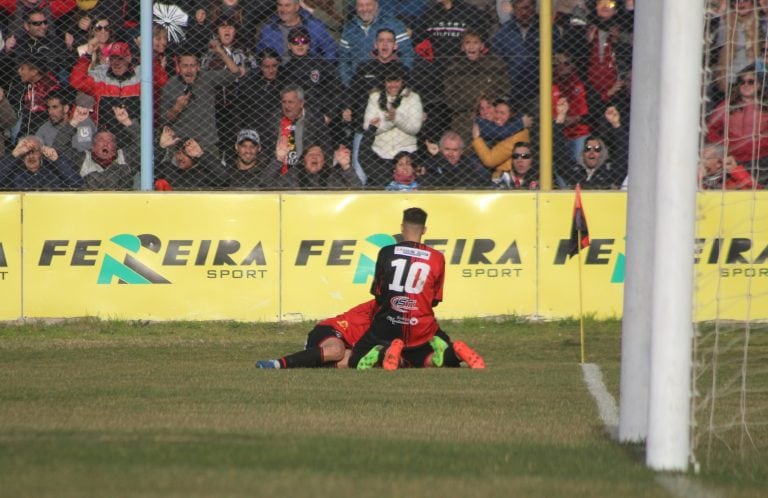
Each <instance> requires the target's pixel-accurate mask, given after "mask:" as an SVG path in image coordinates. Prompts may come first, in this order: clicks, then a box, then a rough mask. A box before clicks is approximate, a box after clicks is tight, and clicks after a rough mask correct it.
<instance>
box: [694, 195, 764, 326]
mask: <svg viewBox="0 0 768 498" xmlns="http://www.w3.org/2000/svg"><path fill="white" fill-rule="evenodd" d="M696 211H697V224H696V246H695V255H694V262H695V267H694V268H695V280H694V286H695V292H696V293H697V297H698V299H696V300H695V301H694V317H695V319H697V320H713V319H715V318H717V319H720V320H738V321H749V320H755V319H763V320H764V319H766V318H768V193H762V192H761V193H758V194H753V193H752V192H728V193H727V194H726V195H723V193H721V192H707V193H704V194H699V196H698V197H697V210H696Z"/></svg>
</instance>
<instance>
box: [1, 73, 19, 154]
mask: <svg viewBox="0 0 768 498" xmlns="http://www.w3.org/2000/svg"><path fill="white" fill-rule="evenodd" d="M17 120H18V116H17V115H16V111H14V110H13V106H11V103H10V102H9V101H8V99H7V98H5V91H4V90H3V89H2V88H0V134H2V135H3V136H4V135H5V134H10V130H11V128H13V126H14V125H15V124H16V121H17ZM4 154H5V140H3V139H2V138H0V156H3V155H4Z"/></svg>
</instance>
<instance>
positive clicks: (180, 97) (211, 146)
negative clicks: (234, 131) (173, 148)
mask: <svg viewBox="0 0 768 498" xmlns="http://www.w3.org/2000/svg"><path fill="white" fill-rule="evenodd" d="M210 48H211V50H213V51H214V52H216V53H217V54H218V55H219V57H220V58H221V60H222V61H223V62H224V64H225V65H226V70H217V71H201V70H200V62H199V60H198V58H197V56H195V55H194V54H190V53H187V54H183V55H182V56H181V57H179V77H178V78H173V79H171V81H169V82H168V85H167V86H166V87H165V88H164V89H163V93H162V97H161V99H160V113H161V116H162V118H163V119H164V120H165V123H167V124H169V125H171V127H172V128H173V130H174V131H175V132H176V133H177V134H178V136H180V137H186V138H194V139H195V141H196V142H197V143H198V144H199V145H200V147H201V148H202V149H203V150H204V151H206V152H208V153H210V154H213V155H216V154H217V153H216V151H215V148H216V144H217V143H218V141H219V133H218V130H217V129H216V126H215V125H214V126H210V125H209V126H200V125H201V123H206V122H208V123H210V120H211V118H212V117H214V116H215V115H216V105H215V103H216V91H217V89H218V87H220V86H222V85H228V84H230V83H233V82H234V81H235V80H236V79H237V78H238V77H239V76H243V75H244V74H245V70H244V69H243V68H241V67H239V66H238V65H237V64H236V63H235V61H234V60H233V59H232V57H230V56H229V55H228V54H227V51H226V50H224V47H222V45H221V42H220V41H218V40H211V42H210ZM185 141H186V140H185Z"/></svg>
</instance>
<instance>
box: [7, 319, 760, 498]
mask: <svg viewBox="0 0 768 498" xmlns="http://www.w3.org/2000/svg"><path fill="white" fill-rule="evenodd" d="M310 326H311V324H298V325H270V324H241V323H198V322H195V323H162V324H150V325H147V324H138V323H122V322H100V321H96V320H84V321H78V322H69V323H63V324H58V325H25V326H0V374H2V375H1V378H2V382H1V383H0V496H13V497H24V496H30V497H45V496H57V497H59V496H336V497H369V496H370V497H373V496H403V495H412V496H420V497H422V496H449V495H450V496H473V497H474V496H505V497H506V496H525V497H561V496H562V497H566V496H568V497H596V496H597V497H599V496H606V497H608V496H610V497H613V496H623V497H630V498H632V497H659V496H672V495H669V494H668V493H667V491H666V490H665V488H663V487H662V486H661V485H660V484H659V482H658V481H657V479H656V475H655V474H654V473H653V472H651V471H649V470H648V469H646V468H645V466H644V465H643V456H642V448H639V447H636V446H628V445H619V444H616V443H615V442H613V441H612V440H610V438H608V437H607V436H606V435H605V433H604V429H603V427H602V424H601V422H600V420H599V416H598V414H597V409H596V407H595V405H594V401H593V400H592V398H591V396H590V395H589V394H588V392H587V390H586V389H585V387H584V384H583V381H582V379H581V371H580V368H579V365H578V360H579V342H578V323H577V322H575V321H563V322H556V323H536V324H527V323H524V322H522V321H520V320H514V319H510V320H508V321H501V322H494V321H483V320H467V321H464V322H445V323H444V324H443V326H444V328H445V329H446V330H447V331H448V332H449V334H451V335H452V336H453V337H455V338H462V339H464V340H466V341H467V342H469V343H470V344H471V345H472V346H473V347H475V348H476V349H477V350H478V351H479V352H481V353H482V354H483V355H484V357H485V358H486V362H487V364H488V368H487V369H486V370H484V371H473V370H469V369H466V368H463V369H460V370H456V369H440V370H399V371H396V372H384V371H381V370H378V369H376V370H373V371H364V372H358V371H342V370H338V371H337V370H326V369H318V370H290V371H259V370H257V369H255V368H254V366H253V363H254V361H255V360H256V359H263V358H272V357H277V356H280V355H281V354H284V353H288V352H292V351H295V350H297V349H300V347H301V345H302V344H303V340H304V337H305V334H306V332H307V331H308V330H309V327H310ZM619 326H620V324H619V323H618V322H616V321H612V322H595V321H592V320H589V321H588V322H587V342H586V350H587V356H588V358H587V360H588V361H589V362H593V363H597V364H598V365H600V367H601V369H602V370H603V373H604V376H605V380H606V384H607V386H608V388H609V390H610V391H611V392H612V393H613V394H614V396H617V395H618V384H619V344H620V336H619ZM765 460H766V459H764V458H763V459H762V461H757V463H755V464H754V465H755V468H751V470H750V471H749V472H747V473H745V474H743V475H731V474H728V473H724V472H721V473H713V474H711V475H704V476H699V477H694V476H691V477H690V478H691V479H692V480H694V481H695V482H696V483H698V484H700V485H702V486H705V487H706V489H711V490H715V491H717V492H722V493H725V496H729V497H730V496H744V497H748V496H750V497H751V496H755V497H757V496H763V494H764V489H765V486H766V481H767V479H766V476H767V475H768V471H766V468H767V467H768V463H765Z"/></svg>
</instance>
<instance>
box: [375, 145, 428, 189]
mask: <svg viewBox="0 0 768 498" xmlns="http://www.w3.org/2000/svg"><path fill="white" fill-rule="evenodd" d="M392 162H393V164H394V165H395V167H394V170H393V175H392V176H393V180H392V181H391V182H389V184H388V185H387V186H386V187H384V190H389V191H398V192H411V191H413V190H418V189H419V183H418V182H417V181H416V169H415V168H414V167H413V157H412V156H411V153H410V152H405V151H402V152H398V153H397V154H395V158H394V159H393V160H392Z"/></svg>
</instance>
